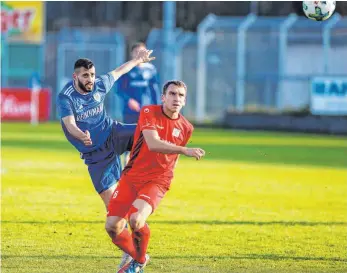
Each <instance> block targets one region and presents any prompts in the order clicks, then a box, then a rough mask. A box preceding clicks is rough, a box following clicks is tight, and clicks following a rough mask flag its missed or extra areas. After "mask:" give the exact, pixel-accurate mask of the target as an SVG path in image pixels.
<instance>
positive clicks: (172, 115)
mask: <svg viewBox="0 0 347 273" xmlns="http://www.w3.org/2000/svg"><path fill="white" fill-rule="evenodd" d="M163 112H164V114H165V115H166V116H167V117H168V118H170V119H178V117H179V115H180V114H179V113H178V112H171V111H170V110H169V109H167V108H166V107H165V106H163Z"/></svg>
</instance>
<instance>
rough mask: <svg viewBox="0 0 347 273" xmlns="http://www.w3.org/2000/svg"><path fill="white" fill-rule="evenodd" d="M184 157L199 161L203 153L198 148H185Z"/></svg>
mask: <svg viewBox="0 0 347 273" xmlns="http://www.w3.org/2000/svg"><path fill="white" fill-rule="evenodd" d="M184 155H185V156H189V157H195V158H196V160H199V159H201V158H202V157H203V156H204V155H205V151H204V150H203V149H200V148H187V149H186V150H185V153H184Z"/></svg>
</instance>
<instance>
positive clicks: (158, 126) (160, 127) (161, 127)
mask: <svg viewBox="0 0 347 273" xmlns="http://www.w3.org/2000/svg"><path fill="white" fill-rule="evenodd" d="M155 126H156V127H157V128H158V129H160V130H162V129H164V127H163V126H160V125H158V124H156V125H155Z"/></svg>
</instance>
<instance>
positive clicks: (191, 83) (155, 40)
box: [146, 29, 197, 118]
mask: <svg viewBox="0 0 347 273" xmlns="http://www.w3.org/2000/svg"><path fill="white" fill-rule="evenodd" d="M174 36H175V37H174V41H175V43H174V44H173V45H172V48H171V50H172V52H173V55H174V56H173V57H174V59H173V60H165V61H168V62H172V61H173V62H174V71H173V73H172V75H171V78H172V79H179V80H183V81H184V82H185V83H186V85H187V87H188V99H187V104H186V106H185V107H184V109H183V113H184V115H186V116H187V117H191V118H194V116H195V108H196V106H195V102H196V71H197V63H196V54H197V35H196V33H193V32H186V31H183V30H182V29H176V30H175V32H174ZM162 37H163V30H162V29H152V30H151V32H150V33H149V35H148V38H147V41H146V44H147V47H148V48H150V49H153V50H154V53H153V55H154V56H155V57H156V59H155V60H154V61H153V64H154V65H155V66H156V68H157V70H158V71H159V75H160V74H162V72H163V66H162V64H163V58H164V54H163V53H164V44H163V40H162ZM159 79H160V86H163V85H164V80H163V78H162V77H160V76H159Z"/></svg>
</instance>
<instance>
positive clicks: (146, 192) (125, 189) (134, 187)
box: [107, 176, 169, 218]
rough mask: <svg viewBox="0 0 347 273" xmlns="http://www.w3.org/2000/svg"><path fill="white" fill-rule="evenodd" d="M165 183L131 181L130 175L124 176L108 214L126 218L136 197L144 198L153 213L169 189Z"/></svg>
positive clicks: (114, 194)
mask: <svg viewBox="0 0 347 273" xmlns="http://www.w3.org/2000/svg"><path fill="white" fill-rule="evenodd" d="M163 184H165V183H163V181H160V183H159V182H158V181H156V180H150V181H143V182H131V181H130V180H129V178H128V177H125V176H123V177H122V178H121V179H120V180H119V182H118V185H117V188H116V189H115V191H114V192H113V195H112V198H111V200H110V203H109V204H108V213H107V216H118V217H121V218H126V215H127V213H128V211H129V209H130V208H131V205H132V204H133V203H134V201H135V200H136V199H142V200H144V201H146V202H147V203H148V204H150V205H151V207H152V213H153V212H154V210H155V209H156V208H157V207H158V205H159V203H160V201H161V199H163V197H164V196H165V194H166V192H167V191H168V190H169V188H168V187H167V186H164V185H163Z"/></svg>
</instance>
